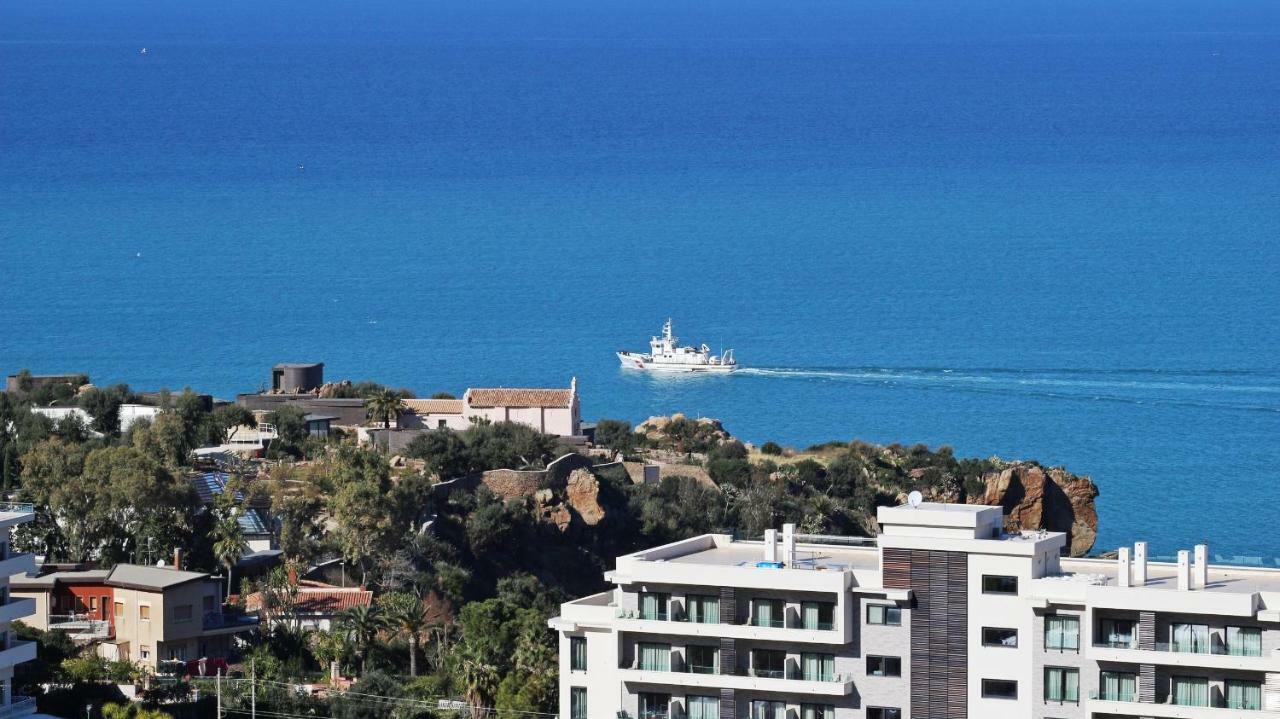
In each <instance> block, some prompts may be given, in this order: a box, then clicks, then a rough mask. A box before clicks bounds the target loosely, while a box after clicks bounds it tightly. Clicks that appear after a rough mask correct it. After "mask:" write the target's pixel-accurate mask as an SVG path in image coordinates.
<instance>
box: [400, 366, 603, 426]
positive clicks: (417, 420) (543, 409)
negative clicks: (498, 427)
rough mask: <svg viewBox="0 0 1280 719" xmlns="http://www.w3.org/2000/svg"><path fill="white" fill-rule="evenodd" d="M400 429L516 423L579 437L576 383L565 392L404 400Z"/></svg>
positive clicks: (478, 392)
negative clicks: (481, 421) (473, 422)
mask: <svg viewBox="0 0 1280 719" xmlns="http://www.w3.org/2000/svg"><path fill="white" fill-rule="evenodd" d="M404 403H405V407H406V410H407V411H406V412H405V413H404V414H403V415H401V417H400V420H399V425H400V427H401V428H421V429H437V428H448V429H454V430H463V429H466V428H467V427H469V426H471V420H472V418H480V419H484V420H488V421H490V422H519V423H520V424H526V425H529V426H530V427H533V428H534V429H536V430H538V431H539V432H543V433H545V434H554V435H559V436H561V437H576V436H579V435H581V434H582V416H581V409H580V407H579V399H578V380H577V378H574V379H572V380H570V382H569V388H568V389H531V388H507V387H496V388H483V387H472V388H471V389H468V390H467V391H466V393H465V394H464V395H463V397H462V399H408V400H405V401H404Z"/></svg>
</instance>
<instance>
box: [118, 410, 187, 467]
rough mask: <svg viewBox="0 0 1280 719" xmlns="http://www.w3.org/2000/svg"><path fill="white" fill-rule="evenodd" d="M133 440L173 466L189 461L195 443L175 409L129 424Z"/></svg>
mask: <svg viewBox="0 0 1280 719" xmlns="http://www.w3.org/2000/svg"><path fill="white" fill-rule="evenodd" d="M129 441H130V444H132V445H133V446H134V447H135V448H137V449H138V450H140V451H142V452H144V453H146V455H147V456H148V457H151V458H152V459H154V460H155V461H156V462H159V463H160V464H163V465H165V466H166V467H169V468H171V469H177V468H179V467H183V466H185V465H186V464H188V461H187V460H188V457H189V456H190V454H191V450H192V449H194V448H195V447H194V445H192V443H191V439H190V437H189V436H188V435H187V430H186V427H185V426H184V425H183V420H182V418H181V417H179V416H178V415H177V414H175V413H174V412H172V411H165V412H161V413H160V414H158V415H156V418H155V419H154V420H153V421H147V420H145V419H140V420H137V421H136V422H134V423H133V426H131V427H130V428H129Z"/></svg>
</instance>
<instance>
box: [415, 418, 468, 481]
mask: <svg viewBox="0 0 1280 719" xmlns="http://www.w3.org/2000/svg"><path fill="white" fill-rule="evenodd" d="M404 454H405V456H406V457H413V458H415V459H421V460H423V461H425V462H426V464H427V471H428V472H430V473H432V474H434V475H436V476H437V477H439V478H440V479H442V480H446V479H454V478H456V477H461V476H463V475H466V474H469V473H470V472H471V471H472V470H471V453H470V450H468V449H467V443H466V442H464V441H463V440H462V437H461V436H459V434H458V433H457V432H454V431H453V430H451V429H448V428H447V427H442V428H440V429H433V430H431V431H430V432H427V433H425V434H422V435H419V436H417V437H414V438H413V441H411V442H409V445H408V446H407V447H405V451H404Z"/></svg>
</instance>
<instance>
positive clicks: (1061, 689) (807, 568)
mask: <svg viewBox="0 0 1280 719" xmlns="http://www.w3.org/2000/svg"><path fill="white" fill-rule="evenodd" d="M878 519H879V523H880V526H881V534H880V535H879V536H878V537H877V538H875V539H869V540H858V539H853V538H841V537H808V536H800V535H796V534H795V532H794V528H793V527H792V526H790V525H788V526H785V527H784V528H783V531H782V534H781V537H779V536H778V534H777V533H776V532H774V531H770V532H767V533H766V536H765V538H764V540H763V541H741V540H734V539H732V538H731V537H729V536H727V535H703V536H700V537H694V538H692V539H688V540H685V541H682V542H676V543H674V544H670V545H666V546H662V547H657V548H654V549H650V550H646V551H642V552H637V553H635V554H630V555H627V556H624V557H619V558H618V560H617V566H616V569H615V570H614V571H612V572H609V573H607V574H606V578H607V579H608V580H609V581H610V582H612V583H613V584H614V585H615V586H614V588H613V589H611V590H609V591H606V592H603V593H601V594H597V595H593V596H588V597H584V598H582V599H579V600H577V601H573V602H568V603H566V604H564V605H562V608H561V615H560V616H559V617H557V618H554V619H552V620H551V622H550V623H551V626H552V628H554V629H556V630H557V631H558V633H559V635H560V716H561V717H562V718H563V719H615V718H621V717H630V718H632V719H637V718H638V719H854V718H855V717H857V718H863V717H867V718H869V719H903V718H905V717H912V718H914V719H944V718H945V719H960V718H962V717H973V718H975V719H976V718H984V719H985V718H987V717H995V718H1000V717H1009V718H1011V719H1012V718H1019V719H1021V718H1024V717H1025V718H1028V719H1084V718H1086V717H1092V718H1095V719H1101V718H1106V719H1137V718H1139V717H1168V718H1170V719H1234V718H1236V717H1248V718H1254V717H1257V718H1259V719H1262V718H1264V717H1276V718H1280V570H1277V569H1245V568H1236V567H1224V566H1214V567H1210V566H1209V563H1208V551H1207V548H1206V547H1204V546H1203V545H1200V546H1197V547H1196V548H1195V550H1194V552H1192V551H1184V552H1181V553H1180V554H1179V561H1178V562H1177V563H1158V562H1149V561H1148V560H1147V556H1146V555H1147V552H1146V549H1147V548H1146V545H1145V543H1139V544H1138V545H1136V546H1135V547H1134V548H1133V549H1132V552H1131V551H1130V550H1129V548H1125V549H1122V550H1121V551H1120V552H1119V557H1118V559H1115V560H1100V559H1069V558H1065V557H1061V556H1060V555H1061V553H1062V551H1063V549H1064V548H1065V547H1066V539H1067V538H1066V536H1065V535H1063V534H1060V533H1054V532H1024V533H1016V534H1009V533H1005V532H1004V531H1003V517H1002V515H1001V510H1000V508H999V507H982V506H974V505H954V504H933V503H924V504H921V505H919V506H917V507H881V508H880V509H879V512H878ZM779 540H780V541H779Z"/></svg>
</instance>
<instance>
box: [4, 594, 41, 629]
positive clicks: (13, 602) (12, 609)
mask: <svg viewBox="0 0 1280 719" xmlns="http://www.w3.org/2000/svg"><path fill="white" fill-rule="evenodd" d="M35 613H36V600H34V599H32V598H30V597H9V601H8V602H7V603H5V604H0V623H3V622H12V621H14V620H16V619H24V618H26V617H29V616H31V615H32V614H35Z"/></svg>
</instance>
